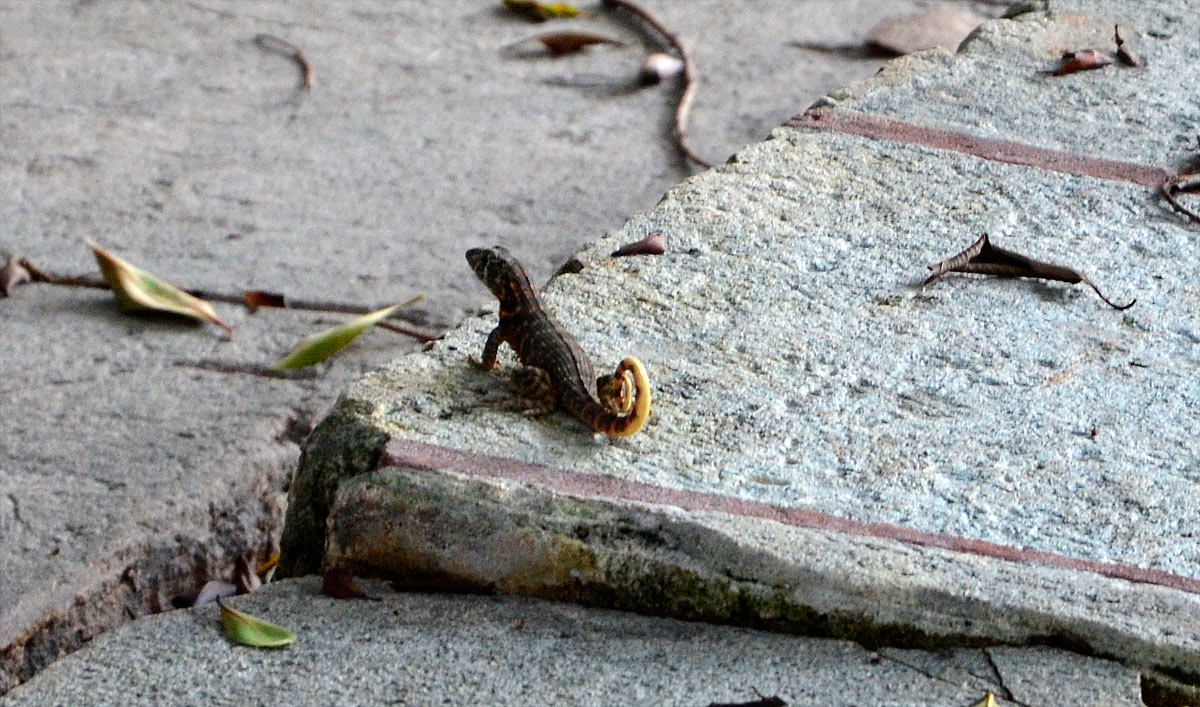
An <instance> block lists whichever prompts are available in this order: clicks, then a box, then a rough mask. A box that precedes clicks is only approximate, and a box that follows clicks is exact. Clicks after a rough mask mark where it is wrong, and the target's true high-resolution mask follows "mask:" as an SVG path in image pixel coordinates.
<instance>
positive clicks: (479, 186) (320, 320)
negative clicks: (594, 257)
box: [0, 0, 996, 693]
mask: <svg viewBox="0 0 1200 707" xmlns="http://www.w3.org/2000/svg"><path fill="white" fill-rule="evenodd" d="M498 5H499V3H498V2H497V3H495V6H493V5H489V4H487V3H479V2H477V1H476V0H459V1H456V2H442V1H439V2H432V3H426V2H395V0H377V1H372V0H354V1H348V2H335V3H328V2H320V1H317V2H301V3H296V2H286V3H285V2H276V1H274V0H260V1H257V2H254V3H246V2H242V1H241V0H197V1H196V2H181V3H174V4H173V5H172V6H171V8H170V11H164V10H163V8H162V7H160V6H157V5H155V4H153V3H144V2H136V1H134V0H5V1H4V2H0V144H3V146H4V148H3V150H0V194H3V198H0V257H3V256H5V255H7V251H8V250H9V249H13V250H16V251H19V252H21V253H23V254H24V255H26V256H29V257H30V258H31V259H32V260H33V261H34V262H35V263H37V264H38V265H40V266H41V267H42V268H44V269H47V270H52V271H58V272H67V273H75V272H84V271H93V270H94V268H95V264H94V261H93V260H92V256H91V254H90V253H89V252H88V250H87V248H86V247H85V246H83V244H82V240H83V238H84V237H92V238H94V239H96V240H98V241H100V242H101V243H102V244H104V245H106V246H108V247H110V248H112V249H113V250H114V251H116V252H118V253H119V254H121V255H122V256H124V257H127V258H128V259H129V260H131V261H132V262H135V263H137V264H139V265H141V266H144V267H146V268H148V269H150V270H152V271H153V272H155V273H157V274H159V275H160V276H163V277H165V278H167V279H169V280H171V281H173V282H176V283H177V284H179V285H181V286H185V287H196V288H203V289H207V290H215V291H221V292H225V293H227V294H230V295H234V296H236V295H237V294H238V293H239V292H240V291H241V290H242V289H244V288H248V287H253V288H260V289H268V290H278V291H282V292H283V293H285V294H287V295H288V296H290V297H293V298H302V299H309V300H331V301H334V302H335V303H339V302H340V303H343V304H348V305H356V306H360V307H371V306H376V305H382V304H385V303H392V302H395V301H397V300H400V299H405V298H407V297H408V296H410V295H412V294H413V293H415V292H417V291H425V292H426V293H427V297H426V299H425V301H424V302H423V303H421V305H420V306H419V307H418V308H415V309H414V310H412V311H411V312H408V313H406V316H408V317H409V318H411V319H413V320H415V321H417V322H420V323H423V324H427V325H429V326H431V327H434V326H441V325H448V324H450V323H453V322H455V321H457V318H458V317H459V316H460V314H461V313H462V312H463V311H467V310H472V309H474V308H475V307H477V306H478V305H479V304H480V303H482V302H483V301H484V300H485V294H484V292H483V290H482V288H479V287H477V285H476V284H475V281H474V279H473V278H472V277H471V276H470V273H469V271H468V270H467V268H466V266H465V263H463V262H462V252H463V250H465V249H466V248H467V247H468V246H469V245H475V244H478V243H485V242H486V243H493V242H497V241H500V242H504V243H506V244H507V245H509V246H510V247H512V248H513V250H514V251H516V252H520V253H523V254H527V257H528V258H530V261H531V262H530V265H531V267H532V268H533V269H534V272H535V274H536V277H537V278H538V279H539V280H543V279H545V277H546V276H548V275H549V274H550V273H551V272H553V270H554V269H555V268H557V267H558V265H559V264H560V263H561V261H562V260H563V259H564V258H565V257H567V255H568V254H570V253H573V252H574V251H575V250H576V249H577V248H578V247H580V245H582V244H583V243H584V242H586V241H587V240H589V239H591V238H593V237H594V235H595V234H597V233H599V232H601V231H603V230H605V229H608V228H613V227H616V226H617V225H619V224H620V223H621V222H622V221H623V220H624V219H625V218H626V217H627V216H628V214H630V213H633V212H635V211H638V210H640V209H643V208H647V207H649V206H650V205H652V204H653V203H654V201H655V200H656V199H658V198H659V196H660V195H661V194H662V192H663V191H664V190H665V189H666V188H667V187H668V186H670V185H671V184H673V183H675V182H676V181H677V180H678V179H679V178H680V177H681V176H683V175H685V174H686V171H685V170H684V169H683V168H682V165H681V164H680V163H679V162H678V159H677V157H676V151H675V148H674V146H673V145H672V143H671V141H670V137H669V135H670V133H669V116H670V112H671V101H672V96H671V91H670V89H669V88H668V87H662V88H660V89H650V90H646V91H638V92H631V93H624V94H620V95H613V88H614V87H615V86H616V85H617V84H618V83H621V82H624V81H626V80H627V78H628V77H630V76H632V75H633V73H634V72H635V71H636V69H637V67H638V66H639V65H640V63H641V60H642V56H643V55H644V54H645V51H646V48H645V47H644V46H643V45H642V44H641V42H640V41H639V39H638V35H637V34H635V33H634V32H633V31H632V30H630V29H629V28H628V27H626V26H624V25H622V24H618V23H613V22H610V21H608V20H607V19H603V18H602V19H599V20H596V21H595V22H594V23H584V22H577V23H567V24H568V25H569V26H570V27H576V28H588V29H595V30H597V31H603V32H606V33H612V34H614V35H616V36H619V37H620V38H622V39H625V40H628V41H629V44H628V46H626V47H625V48H621V49H614V50H602V51H593V52H589V53H587V54H585V55H580V56H577V57H571V58H567V59H563V60H558V61H549V60H541V59H537V60H534V59H521V58H518V57H514V56H510V55H509V54H507V53H506V52H505V51H504V48H505V47H506V46H508V45H510V44H511V43H513V42H515V41H517V40H520V39H524V38H526V37H529V36H531V35H532V34H534V33H537V32H540V31H545V29H544V28H539V27H537V26H534V25H530V24H528V23H525V22H523V21H520V20H517V19H514V18H512V17H511V16H509V15H507V14H506V13H504V12H503V11H501V10H499V9H498V7H496V6H498ZM655 5H656V8H655V9H656V10H658V11H659V12H660V14H661V15H662V16H663V17H664V19H666V20H667V21H668V22H670V23H671V25H672V26H673V27H675V28H676V29H677V30H678V31H679V32H680V33H681V34H682V35H683V36H684V37H685V38H687V39H688V40H689V41H690V42H692V43H693V45H694V51H695V54H696V57H697V61H698V63H699V65H700V67H701V70H702V76H703V79H704V82H705V85H704V87H703V90H702V91H701V92H700V94H699V97H698V100H697V104H696V110H695V113H694V118H695V123H694V125H693V134H694V136H695V138H696V142H697V144H698V145H699V146H700V147H701V149H702V150H703V151H704V152H705V154H710V155H712V157H713V159H722V158H723V157H724V156H725V155H727V154H729V153H730V152H732V151H733V150H734V149H735V148H736V147H737V146H739V145H743V144H745V143H747V142H752V141H755V140H759V139H761V138H762V137H763V136H764V135H766V134H767V132H768V131H769V130H770V129H771V128H772V127H773V126H776V125H778V124H780V123H781V122H783V121H784V120H785V119H786V118H787V117H788V116H789V115H791V114H793V113H795V112H796V110H798V109H799V108H802V107H803V106H805V105H807V104H808V103H809V102H811V101H812V100H813V99H814V98H815V97H817V96H819V95H821V94H822V93H823V92H825V91H827V90H829V89H830V88H831V87H833V86H838V85H843V84H844V83H846V82H847V81H849V80H852V79H855V78H858V77H862V76H868V75H870V74H871V73H873V72H874V71H875V70H876V69H877V68H878V67H879V65H880V64H881V63H882V62H881V61H879V60H875V59H868V60H863V59H854V58H847V57H842V56H838V55H820V54H814V53H812V52H809V51H807V50H801V49H797V48H795V47H790V46H788V42H790V41H793V40H805V41H825V42H833V41H843V40H849V41H856V40H857V39H861V37H862V36H863V35H864V34H865V31H866V28H867V27H870V26H871V25H872V24H874V23H875V22H876V21H877V20H878V19H880V18H881V17H882V16H883V15H884V14H886V13H890V12H896V13H907V12H912V11H913V9H914V8H915V7H916V5H915V3H911V2H883V1H882V0H863V1H857V2H842V1H841V0H822V1H820V2H811V3H794V2H790V1H788V0H779V1H776V2H772V3H760V5H759V7H760V11H761V12H762V13H764V14H763V15H762V16H769V17H771V18H772V21H771V22H762V21H761V16H760V15H757V14H750V13H745V12H743V11H742V10H741V9H739V8H737V7H734V6H732V5H727V4H725V3H706V4H704V5H703V6H698V5H696V4H695V3H692V2H690V1H686V2H664V3H655ZM981 9H982V10H983V11H991V12H995V11H996V9H995V8H987V7H986V6H985V7H983V8H981ZM261 32H267V33H271V34H274V35H278V36H280V37H282V38H284V39H286V40H289V41H291V42H294V43H295V44H296V45H298V46H299V47H300V48H301V49H302V50H303V51H304V52H305V54H306V55H307V56H308V58H309V59H310V60H311V61H312V63H313V66H314V68H315V70H316V86H315V87H314V88H313V90H312V91H311V92H310V93H308V94H307V95H303V96H301V95H300V94H299V93H298V92H297V88H298V86H299V81H300V74H299V69H298V68H297V67H296V66H295V65H294V63H293V62H292V61H290V60H289V59H288V58H286V57H282V56H279V55H277V54H273V53H268V52H264V51H262V50H261V49H260V48H259V47H257V46H256V45H255V44H254V42H253V38H254V36H255V35H256V34H258V33H261ZM564 81H566V82H568V83H571V84H572V85H567V86H564V85H562V84H563V82H564ZM108 300H109V298H108V295H106V294H103V293H97V292H93V291H82V290H79V291H63V290H55V289H53V288H48V287H44V286H31V287H25V288H20V289H18V290H17V291H16V293H15V294H14V296H13V297H12V298H11V299H7V300H2V301H0V393H2V399H3V400H4V405H5V407H4V410H5V414H4V415H3V416H0V540H2V541H3V542H0V567H3V568H4V572H3V573H0V693H3V692H4V691H6V690H7V689H8V688H9V687H10V686H11V685H12V684H13V683H14V682H15V681H16V680H19V679H23V678H24V677H27V676H28V675H29V674H30V673H31V672H32V671H33V670H36V669H38V668H40V667H42V666H44V665H45V664H46V663H48V662H49V661H51V660H53V659H54V658H55V657H57V656H58V655H61V654H62V653H63V652H64V651H68V650H71V649H73V648H75V647H77V646H79V645H80V644H81V643H82V642H85V641H87V640H89V639H90V638H92V637H93V636H95V635H96V634H97V633H98V632H100V631H102V630H105V629H107V628H109V627H112V626H114V625H117V624H118V623H120V622H123V621H126V620H128V619H129V618H130V617H131V616H134V615H138V614H141V613H144V612H147V611H154V610H158V609H160V608H162V607H164V606H168V605H169V604H168V600H169V599H170V598H171V597H172V596H174V595H176V594H182V593H186V592H190V591H194V590H195V588H196V586H197V585H198V583H199V582H202V581H203V580H205V579H208V578H210V577H212V576H214V575H220V574H224V573H225V572H226V571H227V570H228V567H229V565H230V563H231V559H232V557H233V556H235V555H237V554H239V553H240V552H242V551H243V550H244V549H247V548H253V549H256V550H263V549H265V548H266V547H267V546H268V545H269V544H270V542H271V537H272V535H273V534H276V533H277V532H278V515H279V513H280V508H279V506H280V503H279V501H280V493H281V491H283V490H284V489H285V488H286V484H287V477H288V472H289V471H290V469H291V468H292V467H293V465H294V463H295V459H296V453H297V450H296V444H295V439H297V438H298V437H300V436H302V434H303V431H304V429H306V428H307V424H306V421H307V420H310V419H316V418H318V417H319V416H320V414H321V413H322V412H323V411H324V409H325V408H327V407H328V406H329V405H330V404H331V403H332V401H333V400H334V398H335V396H336V393H337V391H339V390H340V389H342V388H343V387H344V386H345V385H346V383H347V382H348V381H350V380H352V379H354V378H356V377H358V376H359V375H361V373H362V372H363V371H365V370H366V369H367V367H369V366H371V365H377V364H379V363H380V362H382V361H385V360H386V359H387V358H389V357H391V356H394V355H396V354H397V353H399V352H402V351H403V350H405V347H406V346H407V344H405V343H404V340H403V339H399V338H397V337H394V336H393V335H391V334H385V333H382V332H379V333H373V334H372V335H370V336H368V337H367V338H366V339H364V340H362V341H361V342H359V343H356V344H355V346H354V347H353V348H352V349H350V350H348V351H347V352H346V353H345V354H343V355H342V356H341V357H339V359H338V360H337V362H336V364H334V365H333V366H331V367H329V368H327V369H325V370H323V371H322V373H321V376H320V378H319V379H316V380H295V381H279V380H272V379H267V378H260V377H256V376H253V375H243V374H240V373H229V372H228V371H244V370H246V369H247V368H248V367H252V366H261V365H262V364H264V363H269V362H271V361H273V360H274V359H275V358H277V357H278V356H279V355H281V354H282V353H283V352H285V351H287V350H288V348H289V347H290V346H291V345H292V344H293V343H294V342H295V341H296V340H297V339H299V338H300V337H301V336H304V335H306V334H308V333H311V332H312V331H313V330H314V329H317V328H323V327H325V326H329V325H331V324H332V323H333V322H335V321H337V320H338V319H339V317H337V316H335V315H323V314H304V313H280V312H262V313H260V314H259V315H257V316H256V317H248V316H246V315H244V314H243V313H241V312H240V311H239V310H240V308H239V307H235V306H230V305H225V304H220V303H218V305H217V307H218V309H219V310H220V311H221V314H222V316H225V317H227V318H229V319H230V320H231V321H232V323H233V324H234V325H235V326H237V327H238V339H237V341H235V342H234V343H233V344H228V343H223V342H221V341H220V339H219V335H218V334H217V333H216V331H215V330H213V329H211V328H207V327H205V328H198V329H193V328H190V327H186V326H183V327H181V326H180V325H179V324H178V323H164V322H162V321H157V320H150V319H145V318H126V317H122V316H118V315H116V314H115V313H114V312H113V311H112V309H111V306H110V304H109V301H108ZM181 361H182V362H191V363H197V362H200V363H205V362H207V363H205V365H206V366H208V367H206V368H205V367H202V368H194V367H190V366H183V367H179V366H176V364H177V363H178V362H181ZM214 363H215V367H214V366H213V365H211V364H214ZM220 370H224V371H227V372H219V371H220Z"/></svg>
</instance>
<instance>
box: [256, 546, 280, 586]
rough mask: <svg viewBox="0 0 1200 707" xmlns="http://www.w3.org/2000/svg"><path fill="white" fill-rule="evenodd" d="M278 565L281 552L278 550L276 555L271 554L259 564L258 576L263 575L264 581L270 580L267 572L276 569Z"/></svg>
mask: <svg viewBox="0 0 1200 707" xmlns="http://www.w3.org/2000/svg"><path fill="white" fill-rule="evenodd" d="M278 565H279V553H278V552H277V553H275V554H274V555H271V556H270V557H268V558H267V560H266V561H265V562H263V563H262V564H261V565H259V566H258V576H259V577H262V578H263V581H264V582H268V581H270V580H268V579H267V573H268V572H271V571H273V570H274V569H275V567H276V566H278Z"/></svg>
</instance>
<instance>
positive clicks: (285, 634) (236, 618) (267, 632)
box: [218, 601, 296, 648]
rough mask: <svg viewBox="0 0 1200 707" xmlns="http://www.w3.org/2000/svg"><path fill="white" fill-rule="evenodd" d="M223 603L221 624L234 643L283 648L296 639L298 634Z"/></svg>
mask: <svg viewBox="0 0 1200 707" xmlns="http://www.w3.org/2000/svg"><path fill="white" fill-rule="evenodd" d="M218 604H220V605H221V625H222V626H223V627H225V635H226V636H228V637H229V640H231V641H233V642H234V643H240V644H242V645H243V646H251V647H253V648H282V647H284V646H286V645H289V644H291V643H292V642H293V641H295V640H296V634H294V633H292V632H291V631H289V630H287V629H286V628H280V627H278V626H276V625H275V624H269V623H267V622H266V621H263V620H261V619H256V618H254V617H253V616H251V615H250V614H247V613H245V612H241V611H238V610H237V609H230V608H229V607H228V606H225V604H224V603H222V602H219V601H218Z"/></svg>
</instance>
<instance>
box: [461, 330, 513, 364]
mask: <svg viewBox="0 0 1200 707" xmlns="http://www.w3.org/2000/svg"><path fill="white" fill-rule="evenodd" d="M503 329H504V327H496V328H495V329H492V333H491V334H488V338H487V343H485V344H484V345H483V360H482V361H476V360H475V357H474V356H467V360H468V361H470V362H471V365H472V366H475V367H476V368H478V369H480V370H484V371H490V370H492V369H493V368H495V367H496V359H497V358H498V357H499V356H500V344H503V343H504V331H503Z"/></svg>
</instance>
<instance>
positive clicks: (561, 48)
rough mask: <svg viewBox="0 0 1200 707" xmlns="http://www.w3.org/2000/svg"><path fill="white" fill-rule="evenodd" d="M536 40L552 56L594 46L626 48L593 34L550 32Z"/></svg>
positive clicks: (608, 38)
mask: <svg viewBox="0 0 1200 707" xmlns="http://www.w3.org/2000/svg"><path fill="white" fill-rule="evenodd" d="M534 39H536V40H538V41H539V42H541V43H542V44H543V45H545V47H546V51H547V52H549V53H550V56H566V55H567V54H574V53H575V52H581V51H583V50H584V49H586V48H588V47H590V46H592V45H593V44H612V45H614V46H618V47H621V46H625V45H624V44H622V43H621V42H618V41H617V40H615V39H612V38H611V37H605V36H604V35H602V34H593V33H591V32H548V33H546V34H539V35H538V36H537V37H535V38H534Z"/></svg>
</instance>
